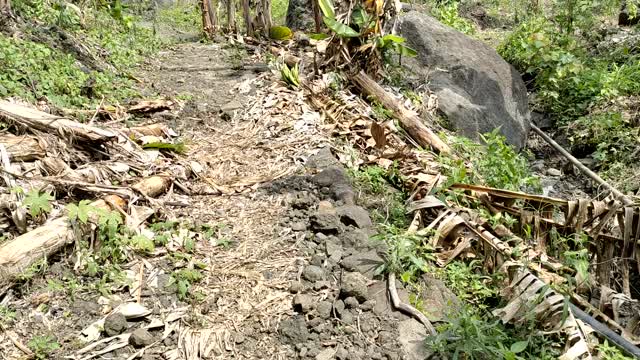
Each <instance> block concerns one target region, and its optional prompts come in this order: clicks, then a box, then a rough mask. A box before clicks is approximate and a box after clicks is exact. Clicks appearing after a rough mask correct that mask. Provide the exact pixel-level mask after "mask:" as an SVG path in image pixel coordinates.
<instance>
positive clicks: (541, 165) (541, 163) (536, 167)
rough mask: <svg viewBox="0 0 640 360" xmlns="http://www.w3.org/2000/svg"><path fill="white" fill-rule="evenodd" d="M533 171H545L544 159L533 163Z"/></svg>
mask: <svg viewBox="0 0 640 360" xmlns="http://www.w3.org/2000/svg"><path fill="white" fill-rule="evenodd" d="M531 171H533V172H538V173H540V172H543V171H544V161H536V162H534V163H533V164H531Z"/></svg>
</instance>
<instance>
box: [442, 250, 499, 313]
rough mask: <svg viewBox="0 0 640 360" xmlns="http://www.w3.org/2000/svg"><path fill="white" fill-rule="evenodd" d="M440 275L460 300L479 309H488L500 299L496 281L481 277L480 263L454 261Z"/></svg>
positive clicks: (488, 277) (484, 276)
mask: <svg viewBox="0 0 640 360" xmlns="http://www.w3.org/2000/svg"><path fill="white" fill-rule="evenodd" d="M438 273H439V276H440V277H442V278H444V281H445V283H446V284H447V286H448V287H449V288H450V289H451V291H453V292H454V293H455V294H456V295H457V296H458V298H460V299H461V300H464V301H466V302H468V303H471V304H474V305H476V306H477V307H478V308H479V309H486V308H488V307H489V305H490V304H493V303H495V300H496V299H497V298H498V297H499V294H498V289H497V288H496V286H495V285H494V284H495V283H496V279H494V278H492V277H490V276H486V275H481V274H480V263H479V262H478V261H472V262H470V263H469V264H467V263H465V262H462V261H454V262H451V263H450V264H449V265H447V266H446V268H444V270H439V271H438Z"/></svg>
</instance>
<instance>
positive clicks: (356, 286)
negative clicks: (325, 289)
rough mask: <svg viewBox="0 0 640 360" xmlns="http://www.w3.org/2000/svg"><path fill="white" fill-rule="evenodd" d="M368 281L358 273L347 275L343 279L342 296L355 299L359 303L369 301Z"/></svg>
mask: <svg viewBox="0 0 640 360" xmlns="http://www.w3.org/2000/svg"><path fill="white" fill-rule="evenodd" d="M368 281H369V280H368V279H367V278H366V277H365V276H364V275H362V274H360V273H357V272H348V273H345V274H344V276H343V277H342V284H341V287H340V295H341V296H342V297H344V298H347V297H355V298H356V299H358V301H361V302H362V301H367V298H368V297H369V295H368V287H367V283H368Z"/></svg>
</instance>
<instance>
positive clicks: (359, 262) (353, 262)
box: [342, 250, 384, 279]
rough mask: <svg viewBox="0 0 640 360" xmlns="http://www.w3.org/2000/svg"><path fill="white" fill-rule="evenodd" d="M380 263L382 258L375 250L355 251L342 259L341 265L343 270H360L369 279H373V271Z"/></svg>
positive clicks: (382, 261)
mask: <svg viewBox="0 0 640 360" xmlns="http://www.w3.org/2000/svg"><path fill="white" fill-rule="evenodd" d="M382 264H384V260H383V259H382V257H380V255H378V253H377V251H376V250H369V251H367V252H356V253H355V254H353V255H351V256H348V257H346V258H344V259H343V260H342V267H343V268H344V269H345V270H349V271H357V272H360V273H362V274H363V275H364V276H366V277H367V278H369V279H373V276H374V275H375V271H376V270H377V269H378V268H379V267H380V265H382Z"/></svg>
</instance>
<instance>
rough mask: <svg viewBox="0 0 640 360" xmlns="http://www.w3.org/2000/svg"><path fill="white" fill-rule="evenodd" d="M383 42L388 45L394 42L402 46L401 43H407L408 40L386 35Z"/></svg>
mask: <svg viewBox="0 0 640 360" xmlns="http://www.w3.org/2000/svg"><path fill="white" fill-rule="evenodd" d="M382 40H383V41H384V42H385V43H387V42H389V41H391V42H394V43H397V44H401V43H403V42H405V41H406V40H405V38H403V37H400V36H396V35H392V34H389V35H385V36H383V37H382Z"/></svg>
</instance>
